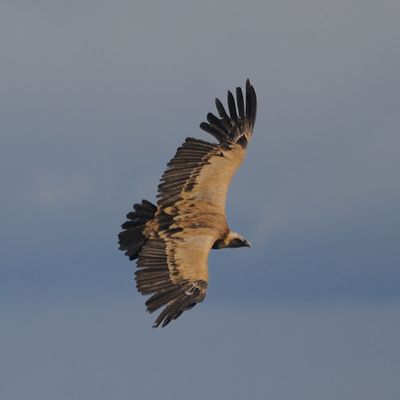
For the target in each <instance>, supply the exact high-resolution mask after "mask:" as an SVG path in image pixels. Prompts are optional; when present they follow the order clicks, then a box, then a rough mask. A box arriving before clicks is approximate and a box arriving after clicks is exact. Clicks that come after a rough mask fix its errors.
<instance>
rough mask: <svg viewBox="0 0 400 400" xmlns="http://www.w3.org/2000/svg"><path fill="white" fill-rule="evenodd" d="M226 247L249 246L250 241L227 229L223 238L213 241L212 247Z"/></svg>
mask: <svg viewBox="0 0 400 400" xmlns="http://www.w3.org/2000/svg"><path fill="white" fill-rule="evenodd" d="M227 247H250V242H249V241H247V240H246V239H245V238H244V237H243V236H241V235H239V234H238V233H236V232H232V231H229V234H228V235H227V236H226V237H225V238H224V239H220V240H217V241H216V242H215V243H214V246H213V248H214V249H224V248H227Z"/></svg>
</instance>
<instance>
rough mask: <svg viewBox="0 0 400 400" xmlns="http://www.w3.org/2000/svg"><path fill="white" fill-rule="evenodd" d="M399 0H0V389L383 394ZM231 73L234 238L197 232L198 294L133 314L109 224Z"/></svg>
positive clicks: (387, 385) (390, 382) (48, 393)
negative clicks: (246, 123)
mask: <svg viewBox="0 0 400 400" xmlns="http://www.w3.org/2000/svg"><path fill="white" fill-rule="evenodd" d="M399 17H400V6H399V4H398V2H396V1H389V0H383V1H381V2H379V3H378V2H374V1H361V0H350V1H347V2H328V1H311V0H306V1H302V2H297V1H289V0H287V1H286V0H285V1H270V2H263V1H248V2H245V3H243V2H239V1H231V2H228V1H226V0H221V1H217V2H211V1H204V2H201V3H200V2H198V3H194V2H179V1H172V2H161V1H149V2H128V1H123V0H117V1H114V2H108V1H90V0H85V1H80V2H77V1H71V2H67V3H66V2H58V1H51V2H50V1H47V0H43V1H39V0H37V1H35V2H28V1H18V2H15V1H3V2H2V4H1V6H0V48H1V60H2V61H1V64H2V68H1V75H0V89H1V93H2V95H1V96H0V103H1V104H0V117H1V118H0V121H1V147H0V181H1V184H2V207H1V210H0V217H1V220H2V224H1V228H0V238H1V242H2V244H3V245H2V251H1V254H0V300H1V304H2V307H0V312H1V314H2V316H1V319H2V320H3V321H4V322H3V324H2V325H4V326H6V327H7V329H6V330H3V332H2V333H0V346H2V347H3V346H4V351H5V352H6V355H7V356H6V357H2V361H1V362H0V367H1V369H2V370H4V371H6V372H7V377H8V378H7V379H6V381H5V383H4V384H2V385H0V394H2V395H3V397H4V398H7V399H17V398H21V397H24V394H23V392H21V391H18V390H24V389H22V388H20V389H18V390H17V389H16V387H17V386H18V385H20V386H21V385H22V386H21V387H24V388H26V390H27V392H25V393H30V397H31V398H38V399H39V398H40V399H46V398H49V399H50V398H54V397H55V396H56V394H57V393H58V394H57V396H56V397H57V398H60V399H63V398H66V399H67V398H83V397H84V398H96V399H101V398H110V396H111V394H110V393H116V391H117V390H119V391H120V392H118V393H119V398H128V397H129V398H132V396H135V394H137V395H139V394H140V395H142V397H143V398H153V397H152V393H153V395H160V396H161V395H163V396H164V397H165V398H172V397H174V398H175V399H180V398H184V397H185V398H186V397H187V394H188V392H190V391H191V390H196V391H198V390H199V386H200V387H202V385H204V384H205V383H201V384H200V383H198V382H202V379H201V375H202V373H203V372H204V371H205V372H204V374H205V378H208V379H209V382H210V387H208V393H209V394H210V395H212V394H213V393H215V394H216V396H217V395H218V396H219V397H220V398H243V396H244V394H243V393H253V395H252V397H254V398H265V394H269V395H270V396H271V397H272V398H277V399H287V398H292V397H294V396H296V398H300V399H301V398H304V399H306V398H307V399H309V398H321V397H322V398H324V399H326V398H338V397H341V398H349V399H350V398H351V399H354V398H363V399H368V398H371V399H372V398H377V396H378V394H379V393H380V394H381V396H380V398H385V399H392V398H393V399H394V398H398V394H399V386H398V384H397V383H396V378H395V375H394V374H392V372H393V371H394V370H395V368H397V370H398V367H399V364H400V355H399V352H398V344H397V337H398V336H399V335H398V334H399V325H400V317H399V315H400V313H399V311H400V269H399V265H400V250H399V246H398V238H399V236H400V212H399V211H400V207H399V204H400V185H399V184H398V175H399V172H398V171H399V170H400V135H399V126H400V112H399V109H400V80H399V79H398V71H399V70H400V49H399V46H398V43H399V42H400V28H399V27H398V20H399ZM247 77H249V78H250V79H251V80H252V82H253V84H254V86H255V88H256V91H257V94H258V98H259V111H258V117H257V125H256V129H255V134H254V138H253V142H252V143H251V145H250V147H249V152H248V157H247V159H246V162H245V163H244V165H243V167H242V169H241V170H240V171H239V172H238V174H237V175H236V176H235V178H234V180H233V183H232V186H231V189H230V193H229V199H228V218H229V223H230V225H231V227H232V229H234V230H237V231H239V232H240V233H242V234H243V235H245V236H246V237H247V238H248V239H249V240H250V241H251V242H252V248H251V249H250V250H249V249H243V250H236V251H235V250H231V251H219V252H214V253H213V254H212V255H211V256H210V260H209V265H210V285H209V292H208V295H207V298H206V301H205V302H204V304H202V305H200V306H199V307H196V308H195V309H194V310H192V311H191V312H190V313H186V314H185V315H184V316H183V317H182V318H181V319H180V320H179V321H177V322H176V323H175V325H176V326H174V327H173V328H170V329H168V330H167V329H164V330H163V331H162V332H159V333H154V331H152V330H151V329H150V326H151V323H152V320H153V316H148V315H146V314H145V312H144V310H143V308H144V306H143V302H144V298H141V297H140V296H139V294H137V293H136V292H135V287H134V283H133V271H134V265H133V264H130V263H129V262H128V260H127V259H126V258H125V257H123V255H122V253H120V252H119V251H118V250H117V245H116V235H117V233H118V231H119V226H120V224H121V222H123V219H124V215H125V214H126V212H127V211H128V210H129V208H130V207H131V205H132V204H133V202H136V201H138V200H141V199H142V198H146V199H149V200H151V201H154V199H155V195H156V187H157V184H158V179H159V178H160V176H161V174H162V172H163V170H164V168H165V165H166V163H167V162H168V161H169V159H170V158H171V157H172V155H173V154H174V151H175V149H176V148H177V147H178V146H179V145H180V143H181V142H182V141H183V140H184V138H185V137H187V136H195V137H200V138H203V139H207V136H206V134H205V133H203V132H202V131H200V129H199V128H198V124H199V123H200V122H201V121H203V120H204V118H205V116H206V114H207V112H209V111H213V108H214V98H215V97H217V96H218V97H220V98H223V99H224V100H225V95H226V90H228V89H233V88H234V87H236V86H237V85H243V84H244V81H245V79H246V78H247ZM208 139H209V140H211V137H209V138H208ZM357 318H359V323H356V322H357ZM332 321H333V322H332ZM280 326H282V327H283V328H282V329H285V332H287V335H286V336H285V334H284V333H283V336H281V331H280V328H279V327H280ZM290 326H294V327H295V329H294V330H293V332H290V330H291V328H290ZM104 327H107V328H106V329H103V328H104ZM378 327H380V328H378ZM95 328H98V329H95ZM124 329H125V331H124V333H119V334H118V335H117V339H115V338H114V336H113V335H112V333H111V332H114V331H117V332H121V330H124ZM210 332H215V337H214V336H213V334H211V333H210ZM288 332H289V333H288ZM345 332H349V335H348V336H347V335H346V334H345ZM97 335H98V336H97ZM189 337H190V338H192V341H191V340H189ZM283 338H286V341H284V340H283ZM92 340H93V344H91V343H92ZM115 340H117V341H118V343H116V342H115ZM63 343H66V345H65V346H64V345H63ZM194 343H200V345H199V346H198V347H197V346H196V348H191V347H190V345H193V344H194ZM216 343H217V344H216ZM218 343H220V345H221V348H220V351H219V347H218V346H219V345H218ZM243 343H246V345H245V346H244V347H243V348H241V347H240V346H241V345H242V344H243ZM274 343H275V344H276V345H274ZM330 343H331V344H333V345H332V346H330V345H329V344H330ZM371 343H372V345H371ZM379 343H380V344H379ZM97 346H99V348H100V347H101V348H107V349H108V350H107V353H106V354H103V353H101V352H100V353H99V352H98V351H97V350H98V347H97ZM115 346H116V353H113V352H112V349H113V348H114V347H115ZM238 346H239V347H240V349H239V350H238ZM371 346H372V347H371ZM374 346H375V347H374ZM306 348H307V349H309V353H307V354H318V357H317V359H316V360H317V361H315V360H314V361H312V360H311V361H310V363H308V362H305V361H304V356H305V352H306V350H305V349H306ZM71 349H72V350H71ZM145 349H149V353H147V352H146V351H145ZM150 349H151V350H150ZM155 349H157V351H156V350H155ZM206 349H211V350H210V351H209V352H207V351H206ZM352 349H354V353H352V351H353V350H352ZM371 349H372V350H371ZM374 349H375V350H374ZM136 351H138V353H137V354H136ZM53 353H54V354H55V355H54V356H53V355H52V354H53ZM41 354H45V357H44V358H42V357H41ZM46 354H47V355H46ZM80 354H81V355H82V360H80V359H79V357H80ZM189 354H190V356H189ZM269 354H272V357H268V355H269ZM73 355H74V356H73ZM206 355H207V357H206ZM264 356H265V357H264ZM340 356H341V357H340ZM74 357H77V359H75V358H74ZM168 360H171V361H170V362H171V364H169V361H168ZM172 360H173V361H172ZM302 360H303V361H302ZM374 360H375V362H376V363H375V364H373V363H374ZM191 363H195V364H196V366H195V367H193V366H192V367H193V368H194V372H195V374H196V376H198V377H199V379H198V380H197V379H194V378H193V377H192V376H191V375H190V374H189V372H188V370H189V369H190V365H191ZM2 364H3V365H2ZM105 364H107V365H105ZM372 364H373V365H372ZM143 365H144V366H145V368H144V370H141V368H140V367H141V366H143ZM154 365H158V366H159V367H157V368H158V369H157V373H156V375H157V376H158V377H159V384H157V383H156V382H153V378H152V377H151V376H150V375H151V373H150V367H151V366H154ZM288 365H291V366H292V367H287V366H288ZM239 366H240V367H239ZM34 367H35V369H36V370H37V372H36V373H37V375H36V378H35V375H33V376H30V374H31V372H30V371H31V370H32V369H33V368H34ZM172 370H174V371H172ZM145 371H146V372H147V373H146V374H145V373H144V372H145ZM299 371H300V372H299ZM343 371H346V376H344V375H343ZM175 372H176V373H175ZM130 374H132V375H135V377H136V378H135V379H136V381H135V379H131V378H130V377H131V375H130ZM179 374H181V376H183V377H185V379H184V380H185V381H186V383H185V384H183V383H182V382H177V383H176V385H174V386H171V382H172V381H174V379H177V378H176V375H178V376H179ZM2 375H3V376H6V374H5V373H4V374H2ZM216 375H218V377H219V379H216V378H215V376H216ZM84 376H85V377H84ZM104 376H110V380H109V381H107V379H103V378H101V377H104ZM314 376H317V378H318V381H319V382H322V383H320V384H319V385H314V380H313V379H312V377H314ZM46 377H47V378H46ZM99 377H100V378H99ZM138 377H140V379H139V381H137V379H138ZM230 377H232V379H231V378H230ZM265 377H270V378H269V379H270V380H268V379H267V378H265ZM272 377H274V378H272ZM240 379H243V382H240ZM18 382H22V383H20V384H18ZM49 382H51V384H50V383H49ZM135 382H140V384H139V385H134V383H135ZM24 383H25V384H24ZM229 383H230V384H231V386H230V388H229V389H228V386H229ZM152 385H154V387H152ZM198 385H199V386H198ZM339 386H340V388H339ZM71 387H73V388H74V390H73V391H70V392H68V390H72V389H71ZM149 387H152V388H153V390H154V392H150V391H149ZM165 387H168V388H169V390H168V393H164V392H163V388H165ZM59 388H63V389H62V390H63V392H62V393H59V392H57V390H58V389H59ZM68 388H70V389H68ZM202 388H204V387H202ZM327 390H328V392H329V394H327ZM2 391H3V392H4V393H2ZM108 393H109V394H108ZM102 396H103V397H102ZM168 396H169V397H168ZM235 396H236V397H235ZM329 396H331V397H329ZM368 396H369V397H368ZM198 397H200V395H198ZM194 398H197V397H196V396H194Z"/></svg>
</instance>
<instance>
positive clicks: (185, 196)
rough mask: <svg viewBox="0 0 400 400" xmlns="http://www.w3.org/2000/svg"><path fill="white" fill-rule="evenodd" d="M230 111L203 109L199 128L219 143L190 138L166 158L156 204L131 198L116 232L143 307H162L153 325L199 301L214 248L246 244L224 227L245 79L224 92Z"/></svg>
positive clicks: (238, 156) (247, 110) (246, 129)
mask: <svg viewBox="0 0 400 400" xmlns="http://www.w3.org/2000/svg"><path fill="white" fill-rule="evenodd" d="M227 100H228V110H229V114H228V112H227V111H226V110H225V108H224V106H223V104H222V103H221V101H220V100H219V99H216V100H215V105H216V108H217V111H218V114H219V117H217V116H215V115H214V114H212V113H209V114H208V115H207V121H208V122H202V123H201V124H200V128H201V129H203V130H204V131H206V132H207V133H209V134H211V135H212V136H213V137H214V138H215V139H216V140H217V142H218V143H210V142H207V141H204V140H200V139H194V138H187V139H186V140H185V142H184V143H183V144H182V146H181V147H179V148H178V150H177V152H176V154H175V156H174V158H172V160H171V161H170V162H169V163H168V164H167V169H166V170H165V172H164V174H163V176H162V178H161V181H160V184H159V186H158V194H157V199H158V200H157V205H154V204H152V203H151V202H149V201H147V200H143V201H142V202H141V203H140V204H134V206H133V211H131V212H130V213H129V214H128V215H127V221H126V222H125V223H124V224H123V225H122V229H123V230H122V232H121V233H120V234H119V235H118V239H119V245H120V247H119V248H120V250H122V251H124V252H125V254H126V255H127V256H128V257H129V259H130V260H135V259H137V267H138V269H137V271H136V273H135V277H136V287H137V289H138V291H139V292H140V293H142V294H143V295H151V297H150V298H148V300H147V301H146V308H147V310H148V311H149V312H150V313H152V312H154V311H156V310H159V309H161V308H163V309H162V311H161V313H160V314H159V315H158V317H157V319H156V320H155V322H154V325H153V327H158V326H160V325H161V326H162V327H164V326H166V325H167V324H168V323H169V322H171V320H174V319H176V318H178V317H179V316H180V315H181V314H182V313H183V312H184V311H186V310H189V309H191V308H192V307H194V306H195V305H196V304H197V303H200V302H201V301H203V300H204V297H205V295H206V291H207V282H208V265H207V259H208V254H209V252H210V250H211V249H222V248H228V247H243V246H245V247H246V246H247V247H250V244H249V242H248V241H247V240H246V239H245V238H243V237H242V236H241V235H239V234H238V233H236V232H233V231H231V230H230V229H229V226H228V223H227V220H226V215H225V203H226V196H227V191H228V187H229V184H230V182H231V179H232V177H233V175H234V174H235V172H236V170H237V169H238V168H239V167H240V165H241V164H242V162H243V160H244V158H245V155H246V148H247V145H248V143H249V141H250V139H251V137H252V132H253V128H254V124H255V120H256V110H257V97H256V93H255V90H254V87H253V86H252V85H251V84H250V81H249V80H247V81H246V91H245V95H243V92H242V89H241V88H240V87H238V88H236V101H235V97H234V95H233V94H232V93H231V92H230V91H228V99H227Z"/></svg>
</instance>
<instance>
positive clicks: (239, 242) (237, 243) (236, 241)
mask: <svg viewBox="0 0 400 400" xmlns="http://www.w3.org/2000/svg"><path fill="white" fill-rule="evenodd" d="M242 244H243V242H242V240H241V239H233V240H232V247H240V246H242Z"/></svg>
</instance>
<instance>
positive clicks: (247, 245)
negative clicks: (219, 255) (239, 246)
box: [243, 240, 251, 247]
mask: <svg viewBox="0 0 400 400" xmlns="http://www.w3.org/2000/svg"><path fill="white" fill-rule="evenodd" d="M243 245H244V247H251V246H250V242H249V241H248V240H245V241H244V243H243Z"/></svg>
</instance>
